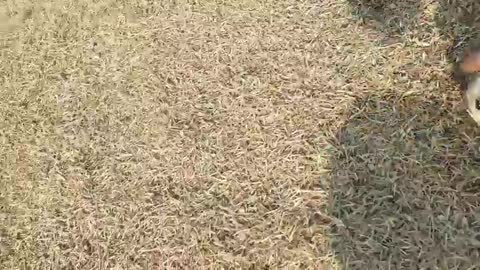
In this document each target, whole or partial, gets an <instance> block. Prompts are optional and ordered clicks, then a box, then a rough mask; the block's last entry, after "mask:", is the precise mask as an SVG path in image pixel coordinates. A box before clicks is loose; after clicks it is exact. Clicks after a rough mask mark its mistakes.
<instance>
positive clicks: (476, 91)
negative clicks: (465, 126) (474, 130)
mask: <svg viewBox="0 0 480 270" xmlns="http://www.w3.org/2000/svg"><path fill="white" fill-rule="evenodd" d="M465 97H466V99H467V100H466V101H467V108H468V109H467V111H468V113H469V114H470V116H471V117H472V118H473V120H475V122H477V124H478V125H480V110H478V109H477V108H476V106H475V103H476V102H475V101H476V100H477V99H478V100H479V101H480V77H476V78H475V79H474V80H473V81H472V82H471V83H470V84H469V85H468V89H467V92H466V93H465Z"/></svg>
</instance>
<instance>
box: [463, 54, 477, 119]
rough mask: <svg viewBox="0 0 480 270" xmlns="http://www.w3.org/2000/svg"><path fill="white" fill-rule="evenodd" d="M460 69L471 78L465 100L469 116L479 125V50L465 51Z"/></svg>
mask: <svg viewBox="0 0 480 270" xmlns="http://www.w3.org/2000/svg"><path fill="white" fill-rule="evenodd" d="M460 69H461V71H462V72H463V73H465V74H466V75H470V76H471V79H470V80H469V81H468V82H467V89H466V92H465V101H466V105H467V111H468V113H469V114H470V116H471V117H472V118H473V120H475V122H477V124H478V125H480V74H477V73H478V72H480V51H479V50H476V51H467V52H466V55H465V57H464V59H463V61H462V62H461V63H460Z"/></svg>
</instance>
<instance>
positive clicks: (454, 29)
mask: <svg viewBox="0 0 480 270" xmlns="http://www.w3.org/2000/svg"><path fill="white" fill-rule="evenodd" d="M348 2H349V3H350V5H351V6H352V10H353V15H354V17H356V18H358V19H359V20H361V21H362V22H363V23H364V24H365V26H366V27H373V28H375V29H377V30H378V31H379V32H381V33H384V34H385V35H386V36H387V37H388V38H389V39H390V40H391V39H393V40H398V41H405V40H409V39H411V38H412V37H413V38H417V39H419V40H423V41H426V42H429V41H428V40H426V39H424V38H423V37H424V36H428V35H427V33H432V32H433V31H438V30H439V31H440V34H441V35H442V39H446V40H449V43H450V46H449V47H448V48H446V52H445V54H446V56H447V58H448V60H449V62H450V64H452V65H451V66H452V69H451V75H452V79H453V80H454V81H456V83H458V84H459V86H460V87H461V89H464V88H465V86H466V84H465V83H466V79H468V78H466V76H465V75H464V74H462V73H461V72H459V70H458V65H457V63H458V61H459V60H460V59H461V58H462V57H463V55H464V51H465V48H471V49H480V39H479V37H480V36H479V35H480V33H479V30H480V13H479V12H480V1H477V0H462V1H457V0H432V1H418V0H348ZM432 12H433V13H434V15H433V17H434V18H433V20H432V19H431V18H429V16H430V15H431V13H432ZM430 20H432V21H430ZM431 42H432V43H433V42H434V41H431Z"/></svg>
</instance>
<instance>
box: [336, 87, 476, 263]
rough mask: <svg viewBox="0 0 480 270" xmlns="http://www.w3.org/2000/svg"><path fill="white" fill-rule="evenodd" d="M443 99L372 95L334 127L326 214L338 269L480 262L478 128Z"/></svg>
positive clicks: (359, 103)
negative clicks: (330, 190) (392, 98)
mask: <svg viewBox="0 0 480 270" xmlns="http://www.w3.org/2000/svg"><path fill="white" fill-rule="evenodd" d="M444 102H445V101H444V99H441V98H440V97H438V98H436V97H435V96H431V97H426V98H425V97H408V98H405V99H403V100H400V101H388V100H387V97H385V96H376V97H370V98H368V99H365V100H361V101H359V102H358V103H357V104H356V105H357V106H356V107H357V108H359V109H358V111H355V112H352V117H351V119H350V120H349V121H348V123H347V124H346V126H345V127H344V128H343V129H341V131H339V133H338V134H337V138H336V143H335V144H336V149H338V152H337V153H336V155H335V157H336V158H334V160H332V163H331V164H332V166H333V172H332V177H333V179H332V183H333V190H334V191H333V205H332V206H333V208H332V213H331V214H332V215H333V216H334V217H335V218H337V219H338V220H339V222H338V224H336V225H335V226H334V228H333V250H334V252H335V253H336V256H337V258H338V260H339V261H340V262H341V263H342V265H343V266H344V269H478V268H476V267H480V222H479V221H480V210H479V209H480V208H478V207H479V206H480V171H479V168H480V152H479V151H480V149H479V148H478V145H479V143H480V137H478V135H480V133H479V131H478V129H476V127H475V126H474V124H473V122H472V121H471V119H469V118H468V117H467V115H466V114H465V113H464V112H462V111H460V112H451V111H450V110H449V106H447V105H446V104H445V103H444ZM469 267H473V268H469Z"/></svg>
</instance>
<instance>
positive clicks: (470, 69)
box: [460, 50, 480, 74]
mask: <svg viewBox="0 0 480 270" xmlns="http://www.w3.org/2000/svg"><path fill="white" fill-rule="evenodd" d="M460 68H461V70H462V71H463V72H465V73H467V74H468V73H475V72H479V71H480V51H478V50H476V51H467V53H466V55H465V58H464V59H463V61H462V63H460Z"/></svg>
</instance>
